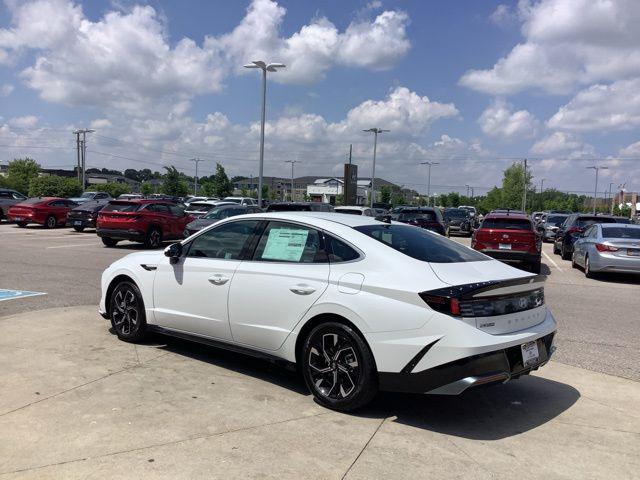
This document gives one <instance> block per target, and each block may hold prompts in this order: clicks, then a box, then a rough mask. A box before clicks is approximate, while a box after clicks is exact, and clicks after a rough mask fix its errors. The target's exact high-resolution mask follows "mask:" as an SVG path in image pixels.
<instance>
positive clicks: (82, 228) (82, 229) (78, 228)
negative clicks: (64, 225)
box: [73, 227, 84, 232]
mask: <svg viewBox="0 0 640 480" xmlns="http://www.w3.org/2000/svg"><path fill="white" fill-rule="evenodd" d="M73 229H74V230H75V231H76V232H83V231H84V227H73Z"/></svg>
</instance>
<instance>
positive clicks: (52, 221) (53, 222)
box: [43, 215, 58, 228]
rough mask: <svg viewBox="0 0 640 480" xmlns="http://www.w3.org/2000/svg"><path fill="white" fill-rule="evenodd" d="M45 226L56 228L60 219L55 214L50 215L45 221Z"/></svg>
mask: <svg viewBox="0 0 640 480" xmlns="http://www.w3.org/2000/svg"><path fill="white" fill-rule="evenodd" d="M43 226H44V228H56V227H57V226H58V221H57V220H56V217H54V216H53V215H49V216H48V217H47V219H46V220H45V221H44V225H43Z"/></svg>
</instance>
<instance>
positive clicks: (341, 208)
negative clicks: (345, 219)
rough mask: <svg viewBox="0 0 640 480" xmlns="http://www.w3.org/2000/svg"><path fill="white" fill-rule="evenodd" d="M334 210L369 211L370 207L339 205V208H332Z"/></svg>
mask: <svg viewBox="0 0 640 480" xmlns="http://www.w3.org/2000/svg"><path fill="white" fill-rule="evenodd" d="M333 208H334V209H335V210H347V209H349V210H369V209H370V208H371V207H363V206H361V205H340V206H339V207H333Z"/></svg>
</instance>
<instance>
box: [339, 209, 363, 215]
mask: <svg viewBox="0 0 640 480" xmlns="http://www.w3.org/2000/svg"><path fill="white" fill-rule="evenodd" d="M336 213H348V214H349V215H364V213H363V211H362V210H358V209H355V208H354V209H351V208H339V209H337V210H336Z"/></svg>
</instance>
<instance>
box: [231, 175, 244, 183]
mask: <svg viewBox="0 0 640 480" xmlns="http://www.w3.org/2000/svg"><path fill="white" fill-rule="evenodd" d="M246 178H247V177H243V176H242V175H234V176H233V177H231V183H236V182H239V181H241V180H245V179H246Z"/></svg>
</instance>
